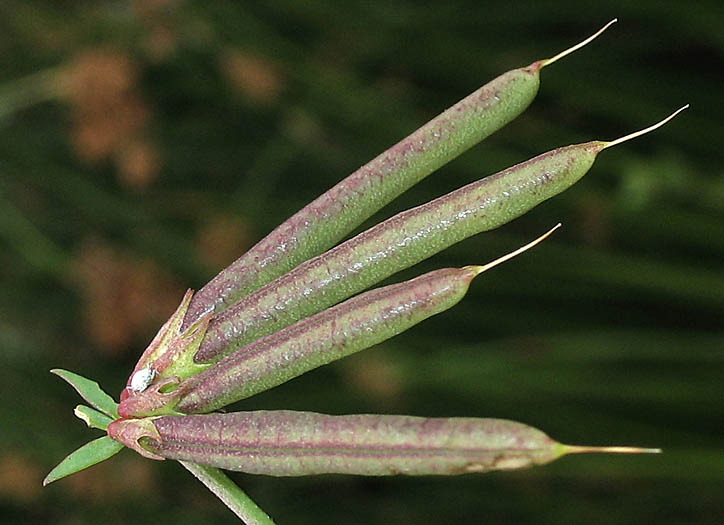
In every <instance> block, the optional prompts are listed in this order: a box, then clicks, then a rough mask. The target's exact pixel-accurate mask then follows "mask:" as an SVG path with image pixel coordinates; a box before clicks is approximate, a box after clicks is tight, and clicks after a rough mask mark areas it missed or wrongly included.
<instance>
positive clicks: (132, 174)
mask: <svg viewBox="0 0 724 525" xmlns="http://www.w3.org/2000/svg"><path fill="white" fill-rule="evenodd" d="M138 76H139V73H138V64H136V62H135V61H133V60H132V59H131V58H130V56H128V55H127V54H126V53H124V52H122V51H119V50H111V49H96V50H86V51H83V52H81V53H79V54H78V55H77V56H76V57H75V58H74V59H73V61H72V62H71V63H70V64H69V65H68V66H67V68H66V71H65V75H64V77H63V78H64V82H65V86H64V89H63V92H64V93H65V94H66V97H67V99H68V100H69V101H70V103H71V106H72V109H73V127H72V130H71V137H72V142H73V146H74V147H75V150H76V153H77V154H78V156H79V157H80V158H81V159H82V160H83V161H85V162H90V163H92V162H99V161H102V160H106V159H115V160H116V162H117V163H118V169H119V176H120V177H121V178H122V180H123V181H124V182H125V183H127V184H129V185H130V186H133V187H135V188H136V189H143V188H145V187H146V186H148V184H150V183H151V182H152V181H153V180H154V179H155V178H156V176H157V175H158V173H159V169H160V166H159V161H158V160H159V156H158V155H157V153H156V152H155V150H154V148H153V146H152V145H151V144H150V143H149V142H148V141H147V140H146V138H145V136H146V128H147V125H148V120H149V115H150V112H149V109H148V106H147V105H146V103H145V102H144V101H143V99H142V97H141V94H140V91H139V88H138Z"/></svg>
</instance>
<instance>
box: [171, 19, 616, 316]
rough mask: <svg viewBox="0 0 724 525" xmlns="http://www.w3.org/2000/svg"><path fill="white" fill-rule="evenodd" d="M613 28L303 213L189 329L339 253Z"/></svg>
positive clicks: (460, 106)
mask: <svg viewBox="0 0 724 525" xmlns="http://www.w3.org/2000/svg"><path fill="white" fill-rule="evenodd" d="M615 21H616V20H612V21H611V22H609V23H608V24H606V26H605V27H603V28H602V29H600V30H599V31H598V32H596V34H594V35H593V36H591V37H589V38H587V39H586V40H584V41H583V42H581V43H579V44H577V45H575V46H573V47H571V48H569V49H567V50H565V51H563V52H561V53H559V54H557V55H556V56H554V57H552V58H549V59H546V60H538V61H536V62H533V63H532V64H531V65H529V66H527V67H523V68H519V69H514V70H512V71H509V72H507V73H504V74H502V75H500V76H499V77H497V78H496V79H494V80H492V81H490V82H489V83H487V84H486V85H484V86H483V87H481V88H480V89H478V90H477V91H475V92H473V93H472V94H471V95H469V96H467V97H466V98H464V99H463V100H461V101H460V102H458V103H457V104H455V105H454V106H452V107H451V108H449V109H448V110H446V111H444V112H443V113H442V114H440V115H439V116H437V117H435V118H434V119H432V120H431V121H430V122H428V123H427V124H425V125H424V126H422V127H421V128H420V129H418V130H417V131H415V132H414V133H412V134H411V135H410V136H408V137H407V138H405V139H403V140H401V141H400V142H399V143H397V144H395V145H394V146H392V147H391V148H389V149H388V150H387V151H385V152H383V153H381V154H380V155H378V156H377V157H375V158H374V159H373V160H371V161H370V162H368V163H367V164H365V165H364V166H362V167H361V168H359V169H358V170H357V171H355V172H354V173H352V174H351V175H350V176H348V177H347V178H346V179H344V180H343V181H341V182H340V183H338V184H337V185H336V186H334V187H333V188H331V189H330V190H329V191H327V192H326V193H324V194H323V195H321V196H320V197H318V198H317V199H316V200H314V201H312V202H311V203H310V204H308V205H307V206H305V207H304V208H302V209H301V210H300V211H299V212H297V213H296V214H295V215H293V216H292V217H290V218H289V219H287V220H286V221H285V222H283V223H282V224H281V225H279V226H278V227H277V228H276V229H275V230H274V231H272V232H271V233H270V234H269V235H267V236H266V237H265V238H264V239H262V240H261V241H259V243H257V244H256V245H255V246H254V247H252V248H251V249H250V250H249V251H248V252H247V253H245V254H244V255H242V256H241V257H240V258H239V259H237V260H236V261H235V262H234V263H232V264H231V265H230V266H229V267H228V268H226V269H225V270H223V271H222V272H221V273H220V274H219V275H217V276H216V277H214V279H212V280H211V281H210V282H209V283H208V284H207V285H206V286H204V287H203V288H202V289H201V290H199V292H198V293H197V294H196V295H195V296H194V297H193V299H192V300H191V304H190V306H189V309H188V313H187V315H186V319H185V321H184V325H183V326H184V328H185V327H188V326H190V325H191V324H192V323H193V322H195V321H196V320H197V319H198V318H199V317H200V316H201V315H202V314H204V313H205V312H210V311H215V312H217V313H218V312H220V311H222V310H224V309H225V308H227V307H228V306H230V305H232V304H233V303H234V302H236V301H237V300H238V299H239V298H241V297H243V296H245V295H247V294H249V293H251V292H253V291H254V290H256V289H258V288H260V287H261V286H263V285H265V284H267V283H268V282H270V281H272V280H273V279H275V278H277V277H279V276H280V275H282V274H284V273H286V272H287V271H289V270H291V269H292V268H294V267H295V266H297V265H298V264H300V263H302V262H304V261H306V260H307V259H309V258H311V257H314V256H316V255H318V254H320V253H322V252H323V251H324V250H326V249H328V248H330V247H332V246H334V245H335V244H336V243H337V242H338V241H339V240H340V239H342V238H343V237H345V236H346V235H347V234H348V233H349V232H350V231H352V230H353V229H354V228H355V227H357V226H359V225H360V224H361V223H362V222H364V221H365V220H366V219H367V218H369V217H371V216H372V215H373V214H374V213H375V212H376V211H378V210H379V209H381V208H382V207H383V206H384V205H385V204H387V203H388V202H390V201H392V200H393V199H394V198H396V197H397V196H398V195H400V194H402V193H403V192H404V191H405V190H407V189H408V188H410V187H411V186H413V185H414V184H416V183H417V182H419V181H421V180H422V179H424V178H425V177H427V176H428V175H429V174H430V173H432V172H433V171H435V170H437V169H438V168H439V167H441V166H443V165H445V164H447V163H448V162H450V161H451V160H452V159H454V158H455V157H457V156H458V155H460V154H461V153H463V152H464V151H466V150H468V149H469V148H471V147H472V146H474V145H475V144H477V143H478V142H480V141H482V140H483V139H484V138H485V137H487V136H488V135H490V134H492V133H494V132H495V131H497V130H498V129H500V128H502V127H503V126H505V125H506V124H507V123H509V122H510V121H512V120H513V119H515V118H516V117H517V116H518V115H520V113H522V112H523V110H525V108H527V107H528V105H530V103H531V102H532V101H533V99H534V98H535V96H536V94H537V92H538V86H539V83H540V70H541V69H542V68H544V67H546V66H548V65H550V64H552V63H554V62H556V61H558V60H559V59H561V58H563V57H564V56H566V55H568V54H570V53H572V52H573V51H575V50H577V49H579V48H581V47H583V46H584V45H586V44H588V43H589V42H590V41H591V40H593V39H594V38H596V37H597V36H598V35H600V34H601V33H602V32H603V31H605V30H606V29H607V28H608V27H609V26H610V25H611V24H613V23H614V22H615Z"/></svg>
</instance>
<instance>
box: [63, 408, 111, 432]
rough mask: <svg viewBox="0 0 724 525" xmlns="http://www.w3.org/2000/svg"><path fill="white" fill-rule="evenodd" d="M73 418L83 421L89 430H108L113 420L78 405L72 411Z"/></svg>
mask: <svg viewBox="0 0 724 525" xmlns="http://www.w3.org/2000/svg"><path fill="white" fill-rule="evenodd" d="M73 413H74V414H75V416H76V417H77V418H79V419H82V420H83V421H85V424H86V425H88V426H89V427H91V428H97V429H98V430H108V425H110V424H111V423H112V422H113V420H112V419H111V418H109V417H108V416H107V415H105V414H101V413H100V412H98V411H97V410H95V409H93V408H91V407H87V406H85V405H78V406H77V407H75V410H73Z"/></svg>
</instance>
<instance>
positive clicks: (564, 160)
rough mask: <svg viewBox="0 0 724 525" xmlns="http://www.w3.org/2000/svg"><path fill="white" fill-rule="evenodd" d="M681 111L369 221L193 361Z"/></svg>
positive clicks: (302, 309)
mask: <svg viewBox="0 0 724 525" xmlns="http://www.w3.org/2000/svg"><path fill="white" fill-rule="evenodd" d="M682 109H684V108H682ZM679 111H681V110H679ZM677 113H678V111H677ZM675 115H676V113H674V114H673V115H671V116H670V117H668V118H667V119H665V120H663V121H661V122H659V123H658V124H656V125H654V126H651V127H649V128H647V129H645V130H642V131H638V132H636V133H632V134H631V135H628V136H626V137H623V138H621V139H618V140H615V141H612V142H603V141H593V142H586V143H583V144H577V145H573V146H567V147H563V148H559V149H556V150H553V151H549V152H547V153H544V154H542V155H539V156H538V157H535V158H533V159H531V160H528V161H526V162H523V163H521V164H518V165H517V166H514V167H512V168H508V169H506V170H503V171H501V172H499V173H497V174H495V175H491V176H490V177H487V178H485V179H482V180H480V181H478V182H474V183H472V184H469V185H467V186H465V187H463V188H460V189H458V190H456V191H454V192H452V193H449V194H447V195H444V196H442V197H440V198H438V199H435V200H433V201H431V202H428V203H427V204H424V205H422V206H418V207H416V208H413V209H410V210H407V211H405V212H402V213H400V214H398V215H396V216H394V217H392V218H390V219H388V220H386V221H384V222H382V223H380V224H378V225H376V226H374V227H372V228H370V229H369V230H367V231H365V232H363V233H361V234H359V235H357V236H356V237H354V238H352V239H350V240H348V241H346V242H344V243H342V244H340V245H338V246H336V247H335V248H333V249H331V250H329V251H328V252H326V253H324V254H322V255H319V256H317V257H315V258H313V259H311V260H309V261H307V262H305V263H303V264H301V265H299V266H297V267H296V268H295V269H294V270H292V271H290V272H289V273H286V274H285V275H283V276H281V277H279V278H278V279H276V280H275V281H272V282H271V283H269V284H268V285H266V286H264V287H262V288H260V289H259V290H257V291H256V292H254V293H252V294H251V295H248V296H246V297H244V298H243V299H241V300H240V301H239V302H237V303H236V304H235V305H234V306H232V307H230V308H228V309H226V310H225V311H224V312H222V313H220V314H218V315H216V316H215V317H214V318H213V319H212V320H211V322H210V323H209V327H208V330H207V332H206V336H205V338H204V340H203V342H202V343H201V347H200V349H199V351H198V353H197V354H196V356H195V358H194V361H195V362H196V363H198V364H211V363H214V362H218V361H219V360H220V359H222V358H223V357H224V356H226V355H229V354H230V353H231V352H233V351H234V350H235V349H237V348H240V347H242V346H244V345H247V344H249V343H250V342H252V341H254V340H256V339H258V338H259V337H262V336H264V335H267V334H270V333H273V332H275V331H277V330H279V329H281V328H283V327H285V326H288V325H290V324H292V323H293V322H295V321H297V320H299V319H303V318H305V317H308V316H310V315H313V314H314V313H316V312H319V311H321V310H323V309H325V308H327V307H329V306H331V305H333V304H336V303H337V302H339V301H342V300H344V299H345V298H347V297H349V296H351V295H353V294H355V293H357V292H359V291H361V290H364V289H366V288H368V287H369V286H371V285H373V284H375V283H377V282H379V281H381V280H382V279H385V278H387V277H389V276H390V275H392V274H394V273H396V272H398V271H400V270H402V269H404V268H408V267H410V266H412V265H414V264H416V263H418V262H420V261H422V260H424V259H426V258H428V257H430V256H432V255H434V254H435V253H437V252H439V251H441V250H443V249H445V248H447V247H448V246H451V245H453V244H455V243H457V242H459V241H461V240H463V239H465V238H467V237H470V236H471V235H475V234H477V233H480V232H483V231H487V230H491V229H493V228H497V227H498V226H500V225H502V224H505V223H507V222H509V221H511V220H512V219H514V218H516V217H518V216H520V215H522V214H524V213H525V212H527V211H528V210H530V209H531V208H533V207H535V206H536V205H538V204H540V203H541V202H543V201H545V200H546V199H549V198H551V197H553V196H555V195H557V194H558V193H560V192H562V191H563V190H565V189H567V188H568V187H570V186H571V185H572V184H574V183H575V182H576V181H578V180H579V179H580V178H581V177H583V175H585V174H586V172H588V170H589V169H590V167H591V166H592V164H593V162H594V160H595V159H596V156H597V155H598V154H599V153H600V152H601V151H602V150H604V149H606V148H608V147H611V146H613V145H616V144H619V143H621V142H623V141H625V140H629V139H631V138H634V137H636V136H639V135H641V134H643V133H646V132H648V131H651V130H653V129H655V128H657V127H659V126H661V125H663V124H664V123H666V122H667V121H668V120H670V119H671V118H673V117H674V116H675ZM184 373H185V372H184V370H181V369H178V368H177V369H174V370H173V373H171V372H170V371H169V372H168V374H167V375H178V376H180V377H182V378H183V377H187V376H184Z"/></svg>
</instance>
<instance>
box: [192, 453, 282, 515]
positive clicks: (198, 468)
mask: <svg viewBox="0 0 724 525" xmlns="http://www.w3.org/2000/svg"><path fill="white" fill-rule="evenodd" d="M179 463H181V464H182V465H183V466H184V467H186V470H188V471H189V472H191V474H193V475H194V476H196V478H197V479H198V480H199V481H200V482H201V483H203V484H204V485H206V487H207V488H208V489H209V490H210V491H211V492H213V493H214V494H216V496H217V497H218V498H219V499H220V500H221V501H223V502H224V504H225V505H226V506H227V507H229V509H230V510H231V512H233V513H234V514H236V515H237V516H238V517H239V518H241V520H242V521H243V522H244V523H246V524H247V525H265V524H266V525H268V524H271V525H274V521H272V519H271V518H270V517H269V516H268V515H267V513H266V512H264V511H263V510H262V509H261V508H260V507H259V506H258V505H257V504H256V503H254V501H253V500H252V499H251V498H250V497H249V496H247V495H246V493H245V492H244V491H243V490H241V489H240V488H239V487H238V486H237V485H236V484H235V483H234V482H233V481H232V480H231V479H229V477H228V476H227V475H226V474H224V472H223V471H221V470H219V469H217V468H214V467H205V466H203V465H199V464H198V463H192V462H191V461H180V462H179Z"/></svg>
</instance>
